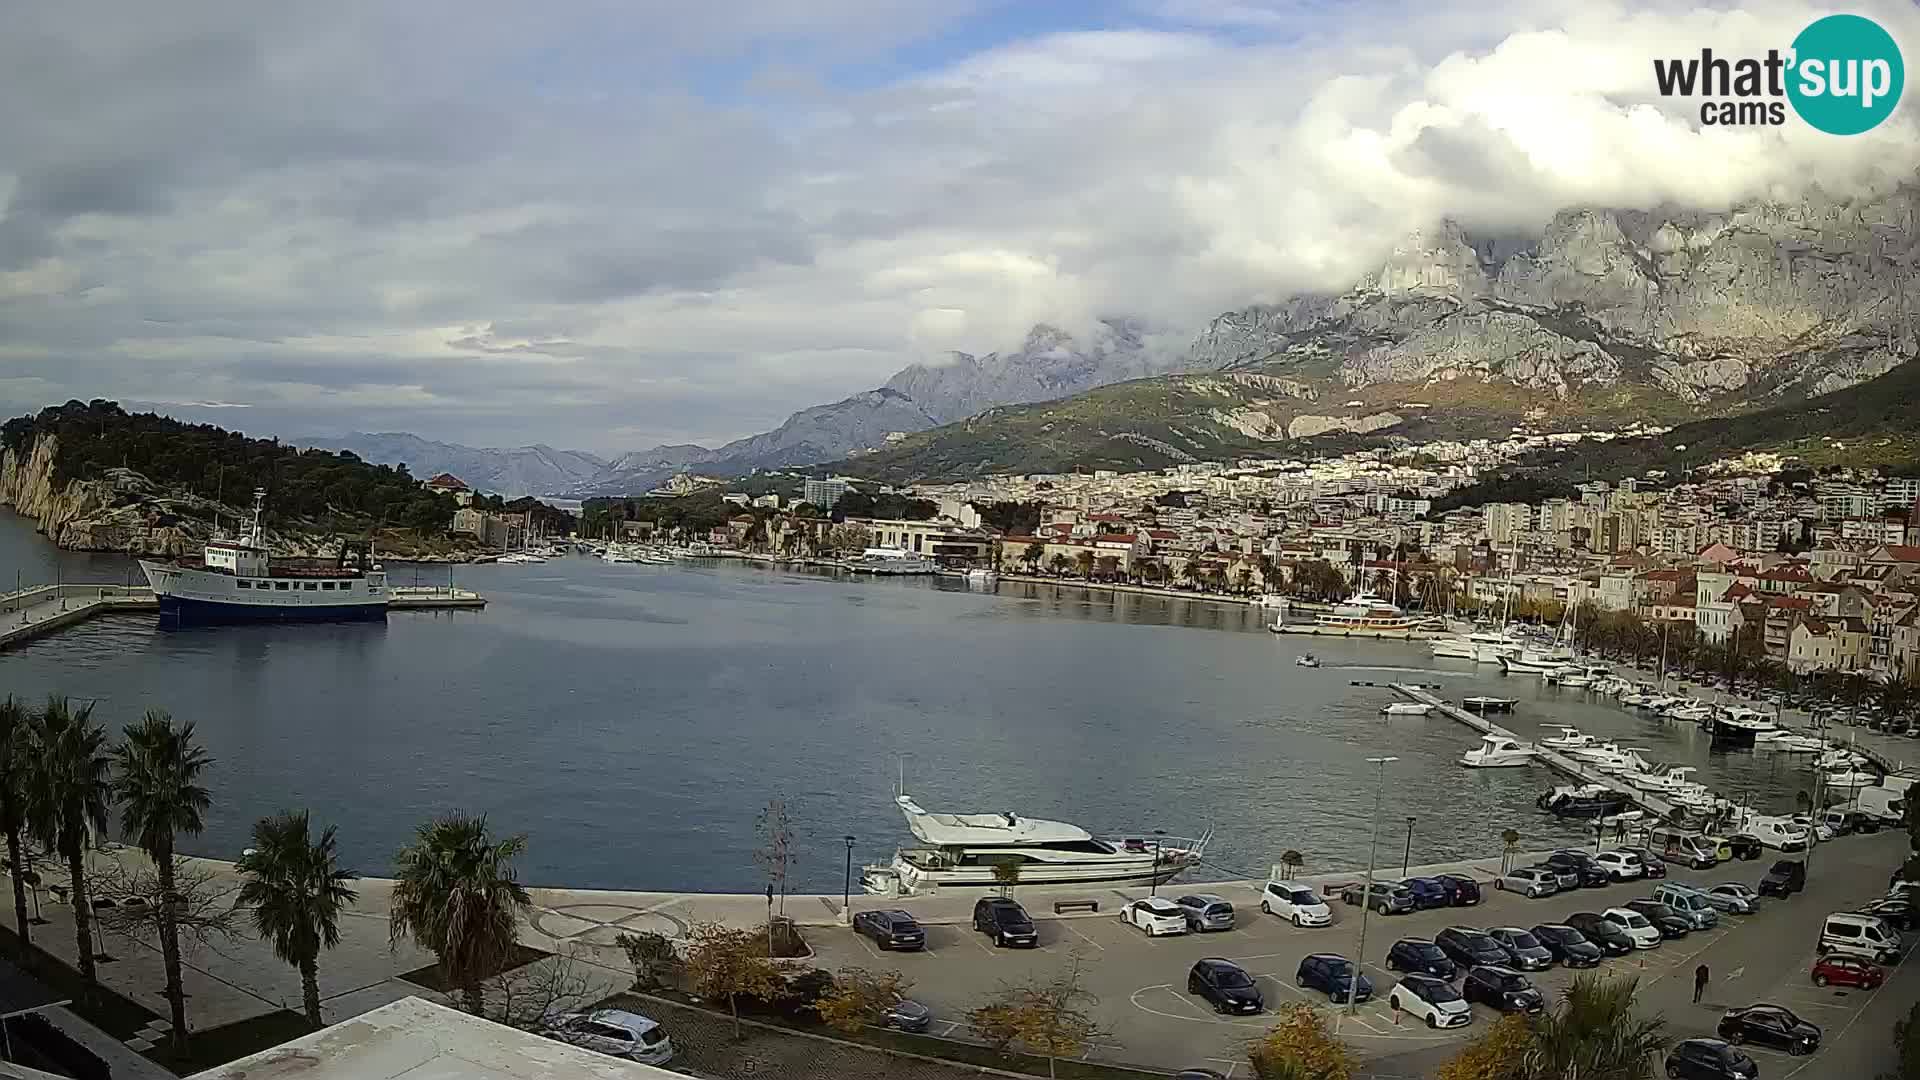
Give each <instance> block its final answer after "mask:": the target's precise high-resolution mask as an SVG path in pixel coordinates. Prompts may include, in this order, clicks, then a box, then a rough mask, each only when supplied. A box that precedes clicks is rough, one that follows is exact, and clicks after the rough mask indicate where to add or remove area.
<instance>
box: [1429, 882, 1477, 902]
mask: <svg viewBox="0 0 1920 1080" xmlns="http://www.w3.org/2000/svg"><path fill="white" fill-rule="evenodd" d="M1433 880H1435V881H1437V882H1439V883H1440V887H1441V888H1443V889H1445V890H1447V903H1449V904H1451V905H1453V906H1454V907H1472V906H1473V905H1475V904H1477V903H1479V902H1480V883H1479V882H1478V881H1475V880H1474V879H1472V878H1470V877H1468V876H1466V875H1465V874H1441V875H1440V876H1439V877H1436V878H1434V879H1433Z"/></svg>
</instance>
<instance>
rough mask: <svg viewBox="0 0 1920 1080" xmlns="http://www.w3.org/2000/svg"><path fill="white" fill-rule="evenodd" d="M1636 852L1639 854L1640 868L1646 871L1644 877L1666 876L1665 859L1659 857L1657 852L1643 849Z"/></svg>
mask: <svg viewBox="0 0 1920 1080" xmlns="http://www.w3.org/2000/svg"><path fill="white" fill-rule="evenodd" d="M1636 854H1638V855H1639V856H1640V866H1641V868H1642V869H1644V870H1645V871H1646V873H1645V875H1644V876H1645V877H1650V878H1663V877H1666V876H1667V860H1665V859H1663V858H1661V857H1660V854H1659V853H1658V852H1655V851H1647V850H1644V849H1643V850H1641V851H1639V852H1637V853H1636Z"/></svg>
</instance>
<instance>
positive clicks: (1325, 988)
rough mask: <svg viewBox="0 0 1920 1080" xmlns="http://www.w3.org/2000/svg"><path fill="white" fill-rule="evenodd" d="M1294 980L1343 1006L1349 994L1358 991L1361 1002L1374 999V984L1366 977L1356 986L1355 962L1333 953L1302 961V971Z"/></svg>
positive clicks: (1315, 955) (1312, 956)
mask: <svg viewBox="0 0 1920 1080" xmlns="http://www.w3.org/2000/svg"><path fill="white" fill-rule="evenodd" d="M1294 979H1295V981H1297V982H1298V983H1299V984H1300V986H1301V987H1302V988H1303V989H1307V990H1318V991H1320V992H1321V993H1323V994H1325V995H1327V997H1328V998H1330V999H1332V1000H1333V1001H1336V1002H1340V1003H1341V1004H1345V1003H1346V1000H1347V995H1348V993H1349V992H1353V991H1356V990H1357V991H1358V993H1357V995H1356V996H1358V997H1359V999H1360V1000H1361V1001H1366V1000H1367V999H1369V998H1371V997H1373V984H1372V983H1371V982H1368V981H1367V977H1366V976H1365V975H1361V976H1359V984H1358V985H1357V986H1356V985H1355V983H1354V973H1353V961H1351V960H1348V959H1347V958H1346V957H1344V956H1336V955H1334V954H1333V953H1314V954H1313V955H1311V956H1309V957H1307V958H1306V959H1304V960H1302V961H1300V970H1299V972H1297V973H1296V974H1295V975H1294Z"/></svg>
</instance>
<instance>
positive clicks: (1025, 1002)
mask: <svg viewBox="0 0 1920 1080" xmlns="http://www.w3.org/2000/svg"><path fill="white" fill-rule="evenodd" d="M1083 975H1084V963H1083V960H1082V958H1081V957H1080V956H1079V955H1077V954H1076V955H1075V956H1074V957H1073V958H1072V959H1071V960H1070V961H1069V962H1068V964H1067V966H1066V968H1065V969H1063V970H1061V971H1059V972H1057V973H1055V974H1053V975H1050V976H1041V975H1037V974H1036V975H1033V976H1030V977H1028V979H1027V980H1026V981H1024V982H1019V983H1001V984H1000V990H999V991H998V992H997V993H995V994H994V995H993V996H992V997H990V998H988V999H987V1000H986V1001H984V1002H982V1003H981V1004H980V1005H979V1006H977V1007H975V1008H974V1009H972V1010H970V1011H969V1012H968V1013H967V1023H968V1024H969V1025H971V1026H972V1028H973V1031H974V1034H976V1035H978V1036H980V1038H982V1039H984V1040H986V1042H987V1044H988V1045H989V1046H992V1047H993V1048H994V1049H995V1050H998V1051H999V1052H1000V1053H1002V1054H1005V1053H1007V1052H1008V1051H1009V1050H1010V1049H1011V1048H1012V1047H1013V1045H1014V1044H1015V1043H1018V1044H1020V1045H1021V1046H1023V1047H1025V1048H1026V1049H1027V1050H1028V1051H1029V1052H1031V1053H1034V1054H1040V1055H1044V1056H1045V1057H1046V1059H1047V1075H1048V1076H1049V1077H1051V1076H1053V1075H1054V1061H1055V1060H1056V1059H1057V1058H1062V1057H1078V1056H1079V1055H1080V1054H1082V1053H1084V1052H1085V1051H1086V1049H1087V1047H1088V1045H1089V1044H1091V1043H1092V1042H1093V1041H1094V1040H1096V1039H1099V1038H1100V1037H1102V1036H1104V1035H1106V1034H1108V1032H1107V1031H1106V1029H1104V1028H1102V1027H1101V1026H1100V1025H1099V1024H1098V1023H1096V1022H1095V1021H1094V1019H1093V1015H1092V1010H1093V1009H1094V1008H1095V1007H1096V1006H1098V1005H1099V1004H1100V999H1099V998H1098V997H1097V996H1095V995H1094V993H1093V992H1092V991H1091V990H1088V989H1087V988H1086V986H1085V985H1084V984H1083V982H1082V978H1083Z"/></svg>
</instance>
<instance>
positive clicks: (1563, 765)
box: [1391, 683, 1673, 819]
mask: <svg viewBox="0 0 1920 1080" xmlns="http://www.w3.org/2000/svg"><path fill="white" fill-rule="evenodd" d="M1391 685H1392V686H1393V689H1394V691H1395V692H1397V693H1399V694H1401V695H1403V696H1405V697H1407V698H1410V699H1412V700H1414V701H1418V702H1420V703H1422V704H1425V705H1431V706H1433V709H1434V711H1435V712H1438V713H1442V714H1444V715H1446V716H1447V717H1448V718H1450V719H1453V720H1457V721H1459V722H1460V723H1462V724H1465V725H1467V726H1468V727H1470V728H1472V729H1473V730H1474V731H1476V732H1479V733H1480V734H1482V735H1500V736H1504V737H1506V738H1509V739H1513V740H1515V741H1516V742H1523V743H1526V744H1527V745H1528V746H1531V747H1533V750H1534V755H1535V757H1534V760H1536V761H1538V762H1540V763H1541V764H1543V765H1546V766H1547V767H1549V768H1551V769H1553V770H1554V771H1555V772H1559V773H1564V774H1565V775H1567V776H1570V777H1572V778H1573V779H1575V780H1578V781H1579V782H1581V783H1583V784H1598V785H1600V786H1602V787H1605V788H1607V789H1609V790H1612V791H1617V792H1619V793H1620V794H1622V795H1624V796H1626V797H1627V798H1628V799H1630V800H1632V801H1633V802H1634V803H1635V804H1636V805H1639V806H1641V807H1644V808H1645V809H1646V811H1647V813H1649V814H1651V815H1653V816H1654V817H1655V818H1660V819H1664V818H1665V817H1666V816H1667V815H1668V814H1670V813H1672V812H1673V804H1672V803H1671V802H1668V801H1667V800H1666V799H1663V798H1661V797H1659V796H1658V795H1654V794H1651V793H1649V792H1645V791H1641V790H1640V789H1639V788H1636V787H1634V786H1632V785H1631V784H1628V783H1625V782H1624V781H1622V780H1620V779H1619V778H1617V777H1613V776H1608V775H1607V774H1606V773H1603V772H1601V771H1599V770H1598V769H1595V768H1594V767H1592V766H1591V765H1588V764H1587V763H1586V762H1584V761H1581V760H1579V759H1577V758H1571V757H1568V756H1567V755H1565V754H1562V753H1560V752H1559V751H1557V750H1553V749H1550V748H1548V747H1545V746H1541V745H1540V744H1539V742H1538V741H1537V740H1534V739H1529V738H1527V737H1525V736H1523V735H1519V734H1516V733H1515V732H1512V731H1509V730H1507V729H1506V728H1503V727H1501V726H1500V725H1499V724H1496V723H1494V722H1493V721H1491V720H1489V719H1487V718H1486V717H1484V716H1477V715H1475V714H1473V713H1471V712H1468V711H1467V710H1465V709H1463V708H1460V707H1459V706H1458V705H1453V704H1449V703H1448V702H1446V701H1443V700H1441V699H1440V698H1438V697H1436V696H1434V695H1433V694H1432V693H1430V692H1428V691H1426V690H1422V689H1420V688H1419V687H1417V686H1412V685H1409V684H1407V683H1393V684H1391Z"/></svg>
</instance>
